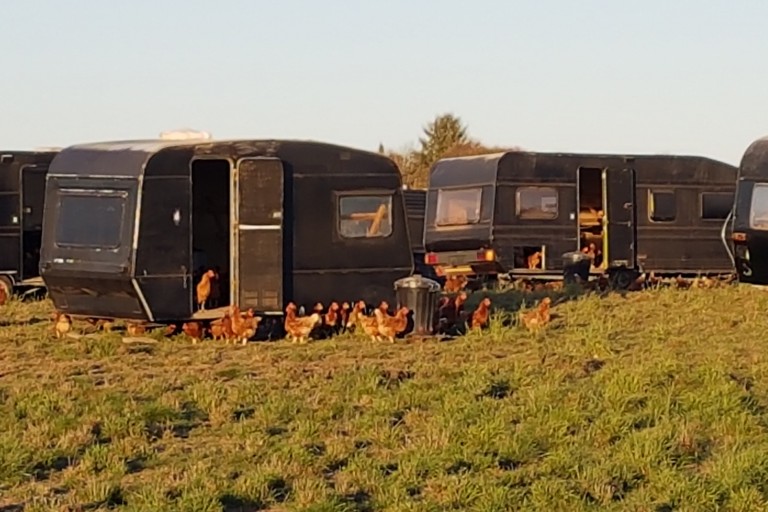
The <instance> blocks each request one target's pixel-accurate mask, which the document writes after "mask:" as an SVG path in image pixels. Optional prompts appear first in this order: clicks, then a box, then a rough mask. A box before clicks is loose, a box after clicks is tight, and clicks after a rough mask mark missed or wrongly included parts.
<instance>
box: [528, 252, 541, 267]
mask: <svg viewBox="0 0 768 512" xmlns="http://www.w3.org/2000/svg"><path fill="white" fill-rule="evenodd" d="M527 262H528V269H530V270H533V269H537V268H541V251H536V252H535V253H533V254H531V255H530V256H528V258H527Z"/></svg>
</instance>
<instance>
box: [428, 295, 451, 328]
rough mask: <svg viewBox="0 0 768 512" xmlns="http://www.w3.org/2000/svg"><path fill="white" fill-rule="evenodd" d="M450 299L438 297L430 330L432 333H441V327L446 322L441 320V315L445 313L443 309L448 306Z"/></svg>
mask: <svg viewBox="0 0 768 512" xmlns="http://www.w3.org/2000/svg"><path fill="white" fill-rule="evenodd" d="M450 302H451V299H450V298H449V297H440V300H439V301H437V306H436V311H435V314H434V317H435V318H434V320H433V322H432V329H433V331H434V332H440V331H442V329H443V327H444V326H445V325H446V321H445V319H444V318H443V316H442V314H443V312H444V311H445V308H446V307H447V306H448V304H450Z"/></svg>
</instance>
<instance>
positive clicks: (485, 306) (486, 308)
mask: <svg viewBox="0 0 768 512" xmlns="http://www.w3.org/2000/svg"><path fill="white" fill-rule="evenodd" d="M490 316H491V299H489V298H488V297H486V298H484V299H483V300H482V301H480V304H479V305H478V306H477V309H475V311H474V312H473V313H472V319H471V320H470V325H469V326H470V327H471V328H472V329H483V328H484V327H487V326H488V322H489V320H490Z"/></svg>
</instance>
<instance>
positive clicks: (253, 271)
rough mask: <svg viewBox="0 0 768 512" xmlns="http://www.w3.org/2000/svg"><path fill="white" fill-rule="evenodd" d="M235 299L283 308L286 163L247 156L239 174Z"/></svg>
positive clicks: (266, 309) (263, 308)
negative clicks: (284, 170)
mask: <svg viewBox="0 0 768 512" xmlns="http://www.w3.org/2000/svg"><path fill="white" fill-rule="evenodd" d="M233 187H234V193H233V197H235V198H236V201H235V205H234V209H235V211H234V212H233V213H234V215H233V218H234V223H235V236H234V237H232V242H233V245H234V246H235V247H234V250H233V251H232V254H233V262H232V263H233V264H232V269H233V275H232V291H231V294H232V296H231V300H232V304H237V305H238V306H239V307H240V309H242V310H245V309H248V308H253V309H254V310H255V311H258V312H262V313H281V312H282V309H283V164H282V162H281V161H280V159H278V158H244V159H242V160H240V161H239V162H238V163H237V167H236V169H235V172H234V177H233Z"/></svg>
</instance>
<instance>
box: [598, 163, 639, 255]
mask: <svg viewBox="0 0 768 512" xmlns="http://www.w3.org/2000/svg"><path fill="white" fill-rule="evenodd" d="M603 203H604V205H603V206H604V210H605V217H604V220H603V222H604V229H605V232H606V236H605V240H606V244H605V258H606V261H607V264H608V268H611V267H625V268H628V269H632V268H635V259H636V249H637V248H636V247H635V243H636V240H637V239H636V235H635V233H636V230H635V171H634V169H605V170H603Z"/></svg>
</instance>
